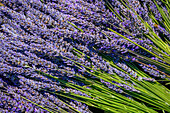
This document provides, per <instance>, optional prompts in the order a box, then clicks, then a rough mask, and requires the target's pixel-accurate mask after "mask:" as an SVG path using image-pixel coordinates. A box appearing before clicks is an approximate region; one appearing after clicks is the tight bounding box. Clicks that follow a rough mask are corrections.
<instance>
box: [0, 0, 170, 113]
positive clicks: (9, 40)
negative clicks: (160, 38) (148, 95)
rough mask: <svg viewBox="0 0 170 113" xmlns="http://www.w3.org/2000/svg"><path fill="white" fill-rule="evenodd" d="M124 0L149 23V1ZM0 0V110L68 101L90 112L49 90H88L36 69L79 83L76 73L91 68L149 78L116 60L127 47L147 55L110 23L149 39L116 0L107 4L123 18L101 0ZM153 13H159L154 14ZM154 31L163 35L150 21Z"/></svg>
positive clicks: (54, 106)
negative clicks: (119, 16)
mask: <svg viewBox="0 0 170 113" xmlns="http://www.w3.org/2000/svg"><path fill="white" fill-rule="evenodd" d="M129 2H130V5H131V6H132V7H133V8H134V9H135V11H137V13H139V15H140V16H142V17H143V18H144V20H145V21H147V22H150V24H153V23H152V22H151V20H149V17H148V16H147V14H146V12H145V11H147V10H148V9H147V8H146V5H148V4H151V2H144V1H142V2H144V6H143V7H142V6H141V5H140V3H139V2H138V1H137V2H135V1H133V0H129ZM0 3H2V4H3V5H4V6H0V93H1V94H0V98H1V99H0V111H2V112H8V113H9V112H11V111H13V112H17V113H19V112H25V113H30V112H35V113H39V112H41V113H48V112H49V111H52V112H58V111H62V110H64V111H65V112H73V110H72V109H71V108H70V106H72V107H73V108H74V109H76V110H78V111H79V112H81V113H91V111H90V110H89V108H88V106H87V105H85V104H83V103H81V102H78V101H75V100H71V99H70V100H69V99H67V98H63V97H60V96H58V95H57V94H55V93H61V92H62V93H74V94H78V95H81V96H85V97H89V98H90V96H89V95H87V94H86V93H83V92H81V91H79V90H77V89H73V88H69V87H66V86H64V85H63V84H62V83H60V82H59V81H58V80H56V79H54V78H50V77H48V76H45V75H44V74H42V73H45V74H48V75H51V76H52V77H56V78H58V79H61V80H64V81H66V82H69V83H72V84H74V85H79V86H85V85H86V84H84V83H82V82H81V81H79V80H77V79H76V77H77V76H76V75H78V74H80V75H81V76H83V77H87V78H90V79H95V78H97V77H96V76H94V75H95V73H97V72H101V73H103V74H104V73H107V74H109V75H112V76H113V75H118V77H120V78H121V79H124V80H125V81H131V79H132V78H135V79H137V80H138V81H141V80H142V79H143V80H146V81H154V79H152V78H146V77H143V78H142V77H140V76H138V75H137V72H135V71H134V70H132V69H131V68H130V67H128V66H127V65H126V64H125V63H121V61H120V60H119V56H124V57H129V56H130V55H131V54H130V53H129V52H128V51H129V50H131V51H133V52H136V53H138V54H142V55H146V56H148V57H153V56H152V55H151V54H150V53H148V52H146V51H144V50H142V49H141V48H139V47H138V46H136V45H135V44H133V43H131V42H128V41H127V40H125V39H123V38H122V37H120V36H118V35H117V34H115V33H113V32H111V31H109V30H108V29H107V28H112V29H114V30H115V31H116V32H118V33H120V34H122V35H123V36H125V37H128V38H129V39H131V40H132V41H134V42H136V43H137V44H139V45H141V46H143V47H145V48H146V49H148V50H149V51H152V47H151V45H152V46H153V43H152V42H151V41H150V40H148V39H145V38H143V33H148V29H146V28H145V26H144V25H143V24H142V22H141V21H140V20H139V19H138V18H137V17H136V16H135V15H134V13H133V12H132V11H131V10H129V9H127V8H125V7H124V6H123V5H121V4H120V2H119V1H114V0H112V1H111V4H112V5H113V6H114V8H115V9H116V11H117V12H118V14H122V15H124V16H125V17H127V18H129V19H126V18H123V22H122V21H121V20H119V19H118V18H117V17H116V16H115V14H114V13H113V12H111V11H110V10H109V9H108V8H107V7H106V6H105V1H103V0H97V1H96V0H95V1H93V0H43V2H42V1H41V0H9V1H8V0H0ZM152 7H155V6H153V5H151V9H152V12H156V13H157V10H154V9H153V8H152ZM140 10H142V12H140ZM156 17H157V19H160V18H161V16H160V15H159V14H158V15H157V16H156ZM69 22H71V23H72V24H73V25H75V26H76V27H77V28H79V29H77V28H76V27H75V26H73V25H72V24H70V23H69ZM119 27H121V28H122V29H129V31H128V32H130V34H132V35H133V36H134V37H132V36H131V35H129V34H127V33H125V32H123V31H122V30H120V29H118V28H119ZM80 29H81V30H80ZM155 31H162V32H163V33H164V34H165V35H167V36H168V33H167V32H166V30H164V29H163V27H161V26H158V27H155ZM136 37H140V39H139V38H136ZM101 53H102V54H106V55H108V56H109V55H110V56H111V57H112V59H111V60H112V61H113V63H114V64H115V66H118V67H120V68H121V69H123V70H124V71H122V70H121V69H117V68H116V67H115V66H113V65H111V64H110V63H109V62H107V60H106V59H105V58H103V57H102V55H101ZM123 60H125V59H123ZM142 68H143V69H144V70H146V71H147V72H149V74H150V75H154V76H156V77H157V76H158V77H159V76H161V77H162V78H163V76H164V75H160V74H159V73H158V72H156V71H154V70H149V69H147V68H146V67H144V66H142ZM148 70H149V71H148ZM125 71H126V72H127V73H125ZM101 73H100V74H101ZM99 81H100V82H101V83H103V84H104V85H105V86H107V87H108V88H110V89H112V90H114V91H116V92H117V93H121V94H122V93H124V92H125V91H133V92H137V93H139V91H138V90H136V89H135V88H133V87H131V84H129V85H126V84H122V83H117V82H114V81H113V82H114V83H115V84H116V85H113V84H111V83H109V82H106V81H104V80H102V79H99ZM118 86H119V87H118ZM1 89H2V90H1ZM61 98H62V99H61ZM26 99H27V100H26ZM28 100H30V101H31V102H30V101H28ZM35 103H36V104H38V105H39V106H37V105H36V104H35ZM40 106H42V107H40ZM43 108H45V109H43Z"/></svg>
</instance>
